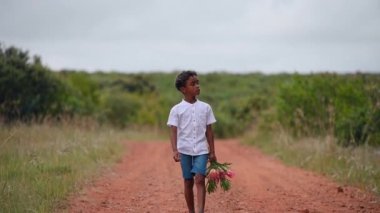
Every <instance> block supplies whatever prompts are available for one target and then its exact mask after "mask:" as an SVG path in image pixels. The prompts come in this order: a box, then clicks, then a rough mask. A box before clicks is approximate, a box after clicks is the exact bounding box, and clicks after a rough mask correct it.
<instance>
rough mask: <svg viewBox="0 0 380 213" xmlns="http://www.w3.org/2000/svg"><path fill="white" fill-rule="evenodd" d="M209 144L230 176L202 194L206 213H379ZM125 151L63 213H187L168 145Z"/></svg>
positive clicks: (362, 199)
mask: <svg viewBox="0 0 380 213" xmlns="http://www.w3.org/2000/svg"><path fill="white" fill-rule="evenodd" d="M215 144H216V152H217V157H218V160H219V161H220V162H230V163H232V165H231V168H232V169H233V170H234V171H235V172H236V176H235V177H234V178H233V179H232V189H231V190H230V191H228V192H223V191H221V190H220V189H218V191H217V192H216V193H213V194H210V195H207V197H206V212H212V213H214V212H215V213H219V212H380V198H379V197H377V196H374V195H372V194H370V193H367V192H363V191H361V190H359V189H357V188H354V187H349V186H342V185H340V184H338V183H335V182H334V181H332V180H330V179H328V178H326V177H323V176H321V175H317V174H315V173H312V172H308V171H304V170H301V169H298V168H293V167H288V166H285V165H283V164H282V163H281V162H280V161H278V160H276V159H274V158H272V157H268V156H266V155H263V154H262V153H261V152H260V151H258V150H257V149H255V148H253V147H250V146H245V145H241V144H239V143H238V142H237V141H236V140H224V141H221V140H217V141H216V143H215ZM126 147H127V150H128V151H127V152H126V154H125V156H124V157H123V158H122V160H121V162H120V163H119V164H117V165H116V166H115V167H114V168H112V169H110V170H109V171H108V172H105V173H104V174H103V175H102V176H101V177H99V179H98V180H96V181H95V182H94V183H93V184H91V185H88V186H85V188H84V189H83V190H82V191H81V192H79V193H78V194H75V195H74V196H73V197H72V198H71V199H70V201H69V205H68V206H67V208H66V209H64V210H63V211H69V212H165V213H166V212H187V208H186V204H185V199H184V195H183V182H182V177H181V170H180V165H179V164H178V163H175V162H174V161H173V159H172V154H171V149H170V145H169V142H166V143H162V142H126ZM194 192H195V193H196V188H195V187H194ZM61 210H62V209H61Z"/></svg>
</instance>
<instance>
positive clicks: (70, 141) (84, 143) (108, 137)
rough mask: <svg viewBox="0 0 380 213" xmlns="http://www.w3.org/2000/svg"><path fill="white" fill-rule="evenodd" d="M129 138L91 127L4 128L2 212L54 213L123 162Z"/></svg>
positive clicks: (0, 145) (0, 132) (0, 131)
mask: <svg viewBox="0 0 380 213" xmlns="http://www.w3.org/2000/svg"><path fill="white" fill-rule="evenodd" d="M134 134H136V135H138V134H137V133H134ZM128 135H129V132H128V131H124V130H117V129H113V128H111V127H100V126H98V125H95V124H91V123H87V124H85V125H83V124H77V123H75V122H74V123H61V124H49V123H44V124H33V125H27V124H16V125H13V126H11V127H5V126H0V211H1V212H51V211H53V209H54V208H57V206H59V205H61V202H62V201H63V200H64V199H65V198H66V197H67V196H68V195H69V193H71V192H73V191H75V190H78V188H80V186H81V185H83V184H85V183H86V181H87V182H88V181H90V180H91V178H94V177H95V175H96V174H97V173H99V171H100V169H101V168H105V167H107V166H109V165H110V164H112V163H114V162H117V161H118V160H119V159H120V158H121V155H122V152H123V150H124V149H123V145H122V143H120V142H121V141H122V140H125V139H128V138H130V137H129V136H128Z"/></svg>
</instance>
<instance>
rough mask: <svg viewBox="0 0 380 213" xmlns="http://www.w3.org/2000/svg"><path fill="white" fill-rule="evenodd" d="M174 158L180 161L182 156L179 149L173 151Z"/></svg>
mask: <svg viewBox="0 0 380 213" xmlns="http://www.w3.org/2000/svg"><path fill="white" fill-rule="evenodd" d="M173 159H174V161H175V162H179V160H180V156H179V152H178V151H173Z"/></svg>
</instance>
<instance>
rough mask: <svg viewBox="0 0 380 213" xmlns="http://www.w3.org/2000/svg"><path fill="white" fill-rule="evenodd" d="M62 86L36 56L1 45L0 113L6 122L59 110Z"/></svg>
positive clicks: (28, 119)
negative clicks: (31, 57)
mask: <svg viewBox="0 0 380 213" xmlns="http://www.w3.org/2000/svg"><path fill="white" fill-rule="evenodd" d="M63 92H64V85H63V83H62V82H61V81H59V80H58V79H57V78H55V76H53V75H52V74H51V73H50V70H49V69H48V68H46V67H44V66H42V64H41V60H40V58H38V57H36V56H35V57H34V59H33V61H32V62H31V61H30V59H29V54H28V52H27V51H22V50H20V49H18V48H16V47H9V48H3V46H2V45H0V94H1V96H0V116H1V117H3V119H4V120H5V122H12V121H15V120H22V121H30V120H31V119H36V120H42V119H43V118H44V117H45V116H47V115H52V116H55V115H57V114H58V113H60V112H61V111H62V104H63V101H62V100H61V99H60V98H62V96H61V95H60V94H62V93H63Z"/></svg>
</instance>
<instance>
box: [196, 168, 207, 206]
mask: <svg viewBox="0 0 380 213" xmlns="http://www.w3.org/2000/svg"><path fill="white" fill-rule="evenodd" d="M195 185H196V187H197V201H198V202H197V203H198V209H199V213H203V212H204V210H205V203H206V186H205V176H203V175H202V174H196V175H195Z"/></svg>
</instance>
